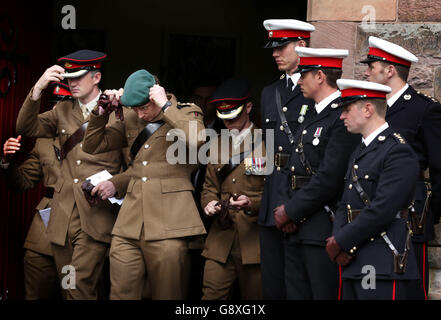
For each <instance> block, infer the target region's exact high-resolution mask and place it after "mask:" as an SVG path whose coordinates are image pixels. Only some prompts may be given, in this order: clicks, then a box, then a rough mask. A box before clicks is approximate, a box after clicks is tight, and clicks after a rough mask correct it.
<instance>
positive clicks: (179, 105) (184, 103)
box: [176, 102, 195, 109]
mask: <svg viewBox="0 0 441 320" xmlns="http://www.w3.org/2000/svg"><path fill="white" fill-rule="evenodd" d="M193 106H195V104H194V103H192V102H178V103H177V105H176V107H177V108H178V109H182V108H185V107H193Z"/></svg>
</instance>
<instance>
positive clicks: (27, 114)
mask: <svg viewBox="0 0 441 320" xmlns="http://www.w3.org/2000/svg"><path fill="white" fill-rule="evenodd" d="M105 57H106V54H104V53H101V52H96V51H90V50H81V51H77V52H75V53H72V54H70V55H68V56H66V57H63V58H60V59H59V60H58V62H59V64H62V65H63V66H64V68H62V67H61V66H59V65H55V66H52V67H50V68H49V69H47V70H46V72H45V73H44V74H43V75H42V77H41V78H40V79H39V80H38V81H37V83H36V84H35V86H34V87H33V88H32V90H31V92H30V93H29V95H28V97H27V98H26V100H25V102H24V104H23V106H22V108H21V110H20V112H19V114H18V119H17V132H18V133H20V134H23V135H26V136H32V137H55V136H56V135H58V136H59V141H60V146H61V147H60V149H59V150H58V151H59V152H58V156H59V160H60V162H61V174H60V177H59V178H58V180H57V182H56V183H55V185H54V199H53V206H52V210H51V217H50V220H49V225H48V228H47V234H48V237H49V239H50V241H51V243H52V252H53V254H54V258H55V262H56V265H57V271H58V274H59V277H60V279H63V278H64V279H67V278H65V277H68V279H73V274H71V273H72V272H73V271H72V268H70V267H68V269H67V270H68V271H66V269H64V270H63V267H64V266H72V267H73V268H74V270H75V283H70V281H67V282H66V284H67V286H65V287H64V289H66V290H63V294H65V298H67V299H97V298H98V288H97V287H98V283H99V279H100V276H101V271H102V268H103V264H104V259H105V256H106V253H107V252H108V248H109V243H110V232H111V230H112V228H113V224H114V222H115V219H116V216H117V214H118V210H119V207H118V206H117V205H111V203H110V202H109V201H100V202H99V203H98V204H97V205H96V206H93V207H91V206H90V204H89V203H88V201H87V200H86V198H85V197H84V193H83V191H82V189H81V182H83V181H84V180H86V178H88V177H90V176H92V175H94V174H96V173H98V172H100V171H102V170H104V169H106V170H107V171H108V172H109V173H110V174H112V175H115V174H118V173H119V172H120V171H121V166H122V162H123V154H122V151H120V150H115V151H111V152H107V153H103V154H100V155H94V156H92V155H89V154H86V153H85V152H83V150H82V143H81V141H82V136H83V135H84V126H85V124H86V123H87V121H88V119H89V112H90V110H91V109H93V108H94V107H95V106H96V102H97V100H98V98H99V96H100V90H99V88H98V84H99V82H100V80H101V72H100V68H101V61H102V60H104V58H105ZM64 72H66V73H64ZM64 78H67V79H68V84H69V88H70V91H71V93H72V96H73V98H74V100H73V101H61V102H59V103H58V104H57V105H56V108H55V109H53V110H50V111H47V112H44V113H42V114H38V113H39V110H40V100H41V93H42V91H43V90H44V89H45V88H46V87H47V85H48V83H49V82H50V81H56V80H63V79H64ZM111 121H112V122H115V118H113V119H112V120H111ZM123 177H124V176H123ZM101 184H102V185H105V186H107V189H115V188H116V189H118V188H119V187H118V185H119V183H118V181H117V178H116V177H113V178H112V179H111V182H105V183H101ZM121 184H122V185H126V184H127V182H126V181H124V183H121ZM112 191H113V193H114V192H115V190H110V191H107V192H106V193H109V194H110V193H112ZM100 195H101V196H102V198H105V197H106V194H105V192H104V191H101V192H100ZM69 276H70V277H69ZM71 277H72V278H71Z"/></svg>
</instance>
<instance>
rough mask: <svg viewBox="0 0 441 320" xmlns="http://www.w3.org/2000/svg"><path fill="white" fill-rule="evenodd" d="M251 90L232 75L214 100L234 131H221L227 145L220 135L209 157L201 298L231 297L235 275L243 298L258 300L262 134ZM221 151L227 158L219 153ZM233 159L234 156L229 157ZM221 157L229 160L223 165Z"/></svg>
mask: <svg viewBox="0 0 441 320" xmlns="http://www.w3.org/2000/svg"><path fill="white" fill-rule="evenodd" d="M249 92H250V90H249V85H248V83H247V81H245V80H242V79H239V78H233V79H230V80H227V81H225V82H224V83H223V84H221V85H220V87H219V88H218V89H217V90H216V92H215V94H214V96H213V100H212V103H216V105H217V116H218V117H219V118H220V119H222V120H223V121H224V124H225V126H226V127H227V129H229V130H233V129H236V130H234V131H232V132H230V133H228V132H224V133H223V135H224V134H227V136H228V135H230V134H231V138H232V139H231V141H232V145H231V147H230V146H228V148H225V147H224V148H222V147H221V146H222V142H221V139H222V135H221V136H220V137H219V139H218V144H217V147H218V154H217V155H213V154H211V155H210V163H209V164H208V166H207V175H206V177H205V183H204V188H203V190H202V196H201V203H202V207H203V208H204V211H205V214H206V215H208V216H215V220H214V221H213V224H212V225H211V228H210V231H209V233H208V237H207V239H206V242H205V248H204V251H203V252H202V255H203V256H204V257H205V258H206V259H207V260H206V263H205V269H204V280H203V289H202V290H203V297H202V299H204V300H214V299H230V298H231V296H232V291H233V284H234V282H235V280H236V279H238V280H239V286H240V291H241V296H242V298H243V299H247V300H250V299H251V300H255V299H262V285H261V273H260V244H259V229H258V225H257V214H258V212H259V207H260V200H261V197H262V192H263V185H264V175H263V174H264V165H265V160H264V158H263V150H262V148H263V143H262V140H261V139H262V135H261V134H260V133H259V134H257V133H253V132H255V130H254V129H255V127H254V125H253V123H252V122H251V121H250V118H249V113H250V111H251V108H252V102H251V101H250V100H249ZM256 136H259V137H256ZM259 138H260V141H259ZM225 152H226V153H227V156H226V157H225V156H223V155H222V153H225ZM234 157H235V158H236V159H238V160H236V161H232V159H234ZM214 158H215V159H214ZM222 158H224V159H225V158H226V159H231V160H230V161H229V163H226V164H225V163H221V159H222ZM213 161H214V163H213ZM234 163H236V164H234Z"/></svg>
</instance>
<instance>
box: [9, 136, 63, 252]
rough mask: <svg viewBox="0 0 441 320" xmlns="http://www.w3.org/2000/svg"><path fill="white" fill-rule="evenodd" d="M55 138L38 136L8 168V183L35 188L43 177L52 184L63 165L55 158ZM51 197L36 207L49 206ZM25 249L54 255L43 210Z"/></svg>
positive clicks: (52, 185)
mask: <svg viewBox="0 0 441 320" xmlns="http://www.w3.org/2000/svg"><path fill="white" fill-rule="evenodd" d="M54 144H55V141H54V140H53V139H37V140H36V142H35V146H34V148H33V149H32V150H31V152H30V153H29V156H28V158H27V159H26V160H25V161H24V162H23V163H22V164H20V166H18V167H17V165H16V163H15V162H11V164H10V166H9V168H8V169H7V170H6V176H7V179H8V183H9V185H11V187H12V188H14V189H15V190H19V191H25V190H29V189H32V188H34V187H35V186H36V185H37V184H38V183H39V182H40V181H43V184H44V186H45V187H46V188H53V187H54V185H55V184H56V182H57V178H58V177H59V175H60V165H59V162H58V161H57V160H56V158H55V153H54ZM51 204H52V199H51V198H47V197H43V198H42V199H41V201H40V203H39V204H38V205H37V207H36V208H35V209H36V210H37V211H39V210H42V209H46V208H50V207H51ZM24 247H25V248H26V249H30V250H32V251H35V252H38V253H42V254H45V255H49V256H52V250H51V245H50V242H49V239H48V237H47V235H46V227H45V226H44V223H43V220H42V219H41V216H40V214H39V213H38V212H37V213H35V215H34V218H33V220H32V224H31V226H30V228H29V231H28V233H27V236H26V240H25V243H24Z"/></svg>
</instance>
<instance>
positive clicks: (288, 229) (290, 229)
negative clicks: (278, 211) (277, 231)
mask: <svg viewBox="0 0 441 320" xmlns="http://www.w3.org/2000/svg"><path fill="white" fill-rule="evenodd" d="M281 230H282V232H283V233H294V232H296V231H297V226H296V225H295V224H294V222H292V221H291V222H288V223H287V224H285V225H284V226H283V227H282V228H281Z"/></svg>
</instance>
